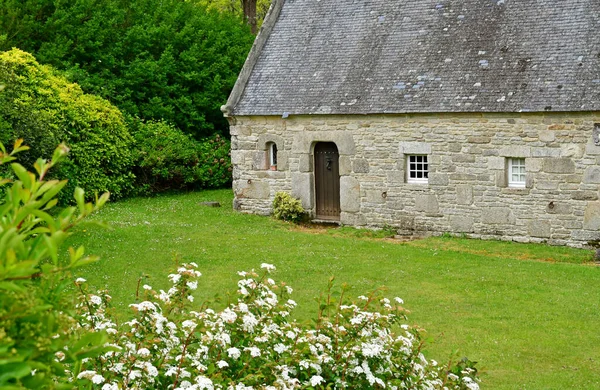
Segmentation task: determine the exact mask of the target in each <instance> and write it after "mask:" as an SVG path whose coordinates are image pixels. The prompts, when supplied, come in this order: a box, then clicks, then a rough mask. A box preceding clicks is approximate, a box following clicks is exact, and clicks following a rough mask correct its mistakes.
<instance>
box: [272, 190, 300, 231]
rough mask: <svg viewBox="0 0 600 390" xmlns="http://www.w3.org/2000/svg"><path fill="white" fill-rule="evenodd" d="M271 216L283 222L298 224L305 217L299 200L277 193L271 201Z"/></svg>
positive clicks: (284, 193) (280, 192) (286, 194)
mask: <svg viewBox="0 0 600 390" xmlns="http://www.w3.org/2000/svg"><path fill="white" fill-rule="evenodd" d="M273 216H274V217H275V218H277V219H281V220H284V221H290V222H296V223H298V222H301V221H302V220H303V219H304V218H305V217H306V212H305V211H304V207H302V202H300V200H299V199H296V198H294V197H292V196H291V195H290V194H288V193H287V192H283V191H279V192H277V193H276V194H275V198H274V199H273Z"/></svg>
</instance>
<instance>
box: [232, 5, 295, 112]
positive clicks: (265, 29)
mask: <svg viewBox="0 0 600 390" xmlns="http://www.w3.org/2000/svg"><path fill="white" fill-rule="evenodd" d="M284 2H285V0H273V2H272V3H271V6H270V7H269V11H268V12H267V15H266V16H265V19H264V21H263V24H262V26H261V28H260V31H259V32H258V35H257V36H256V39H255V40H254V43H253V45H252V48H251V49H250V53H249V54H248V57H247V58H246V62H244V66H243V67H242V70H241V71H240V74H239V76H238V79H237V81H236V82H235V85H234V87H233V90H232V91H231V94H230V95H229V99H227V103H226V104H225V105H224V106H221V111H222V112H223V114H224V116H225V117H229V116H231V115H232V114H233V110H234V108H235V106H236V105H237V104H238V102H239V101H240V99H241V97H242V95H243V94H244V90H245V89H246V85H247V84H248V80H249V79H250V75H251V74H252V71H253V70H254V66H255V65H256V63H257V61H258V59H259V58H260V54H261V53H262V51H263V48H264V47H265V44H266V43H267V41H268V40H269V37H270V35H271V32H272V31H273V27H274V26H275V23H276V22H277V19H278V18H279V14H280V12H281V8H282V7H283V3H284Z"/></svg>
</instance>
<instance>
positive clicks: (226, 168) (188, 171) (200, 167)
mask: <svg viewBox="0 0 600 390" xmlns="http://www.w3.org/2000/svg"><path fill="white" fill-rule="evenodd" d="M133 134H134V137H135V140H136V150H135V152H134V157H135V160H136V162H135V174H136V177H137V183H138V185H137V188H138V189H139V190H140V191H142V192H145V193H151V192H161V191H165V190H170V189H176V190H179V189H201V188H220V187H224V186H225V185H227V184H229V183H231V160H230V158H229V148H230V144H229V141H227V140H225V139H223V138H221V137H220V136H215V137H213V138H209V139H205V140H202V141H196V140H195V139H194V138H192V137H191V136H189V135H187V134H184V133H183V132H182V131H180V130H179V129H177V128H175V127H174V126H171V125H169V124H167V123H165V122H148V123H138V124H137V126H136V129H135V130H134V133H133Z"/></svg>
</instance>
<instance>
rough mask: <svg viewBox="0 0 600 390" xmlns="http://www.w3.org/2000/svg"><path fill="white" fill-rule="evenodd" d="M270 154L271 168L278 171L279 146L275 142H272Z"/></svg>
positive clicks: (269, 149)
mask: <svg viewBox="0 0 600 390" xmlns="http://www.w3.org/2000/svg"><path fill="white" fill-rule="evenodd" d="M268 153H269V167H270V168H271V169H272V170H275V169H277V144H276V143H275V142H271V143H270V144H269V148H268Z"/></svg>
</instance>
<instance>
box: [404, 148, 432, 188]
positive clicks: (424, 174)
mask: <svg viewBox="0 0 600 390" xmlns="http://www.w3.org/2000/svg"><path fill="white" fill-rule="evenodd" d="M406 165H407V167H406V172H407V175H406V181H407V182H408V183H419V184H427V182H428V178H429V164H428V162H427V156H426V155H409V156H407V159H406Z"/></svg>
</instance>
